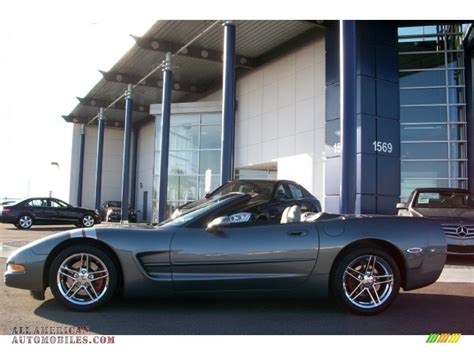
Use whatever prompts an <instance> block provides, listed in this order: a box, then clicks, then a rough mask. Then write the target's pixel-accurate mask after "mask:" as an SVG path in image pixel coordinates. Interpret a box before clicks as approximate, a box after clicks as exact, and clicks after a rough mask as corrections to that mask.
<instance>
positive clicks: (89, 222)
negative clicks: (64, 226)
mask: <svg viewBox="0 0 474 355" xmlns="http://www.w3.org/2000/svg"><path fill="white" fill-rule="evenodd" d="M94 223H95V220H94V217H92V216H91V215H90V214H86V215H85V216H83V217H82V219H81V225H82V226H83V227H85V228H90V227H93V226H94Z"/></svg>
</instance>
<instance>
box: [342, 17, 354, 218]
mask: <svg viewBox="0 0 474 355" xmlns="http://www.w3.org/2000/svg"><path fill="white" fill-rule="evenodd" d="M339 36H340V37H339V41H340V42H339V46H340V51H339V55H340V58H339V60H340V62H339V65H340V78H341V82H340V90H341V93H340V95H341V97H340V114H341V186H340V199H339V211H340V213H354V211H355V198H356V173H357V171H356V163H357V159H356V149H357V145H356V142H357V114H356V112H357V107H356V97H357V80H356V79H357V72H356V44H357V43H356V22H355V21H342V20H341V21H340V28H339Z"/></svg>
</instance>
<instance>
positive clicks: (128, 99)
mask: <svg viewBox="0 0 474 355" xmlns="http://www.w3.org/2000/svg"><path fill="white" fill-rule="evenodd" d="M132 106H133V98H132V84H128V88H127V92H126V94H125V127H124V129H123V169H122V217H121V222H122V223H123V222H125V223H128V190H129V186H128V185H129V177H130V141H131V139H132V109H133V107H132Z"/></svg>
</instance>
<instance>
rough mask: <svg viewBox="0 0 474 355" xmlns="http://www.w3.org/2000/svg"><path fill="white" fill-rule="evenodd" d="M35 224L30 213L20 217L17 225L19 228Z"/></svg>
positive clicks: (27, 227) (28, 227) (26, 227)
mask: <svg viewBox="0 0 474 355" xmlns="http://www.w3.org/2000/svg"><path fill="white" fill-rule="evenodd" d="M32 225H33V218H31V216H29V215H23V216H20V218H18V222H17V224H16V225H15V226H17V228H19V229H30V228H31V226H32Z"/></svg>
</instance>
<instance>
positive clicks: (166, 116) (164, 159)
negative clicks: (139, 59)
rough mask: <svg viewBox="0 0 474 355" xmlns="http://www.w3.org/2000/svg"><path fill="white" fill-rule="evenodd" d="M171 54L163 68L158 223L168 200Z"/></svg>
mask: <svg viewBox="0 0 474 355" xmlns="http://www.w3.org/2000/svg"><path fill="white" fill-rule="evenodd" d="M172 80H173V71H172V70H171V53H170V52H168V53H166V60H165V63H164V66H163V98H162V100H161V149H160V154H161V157H160V183H159V184H160V187H159V190H158V191H159V192H158V193H159V195H158V222H162V221H164V220H165V218H166V205H167V200H168V156H169V145H170V119H171V81H172Z"/></svg>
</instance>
